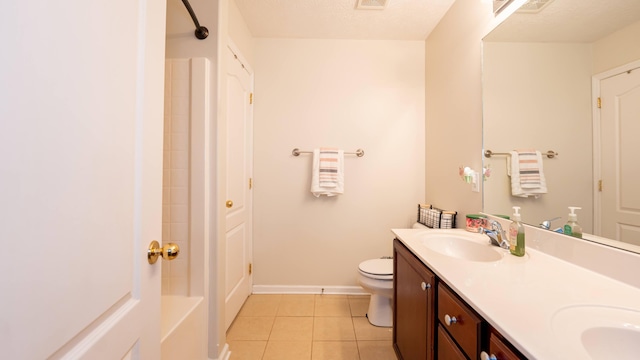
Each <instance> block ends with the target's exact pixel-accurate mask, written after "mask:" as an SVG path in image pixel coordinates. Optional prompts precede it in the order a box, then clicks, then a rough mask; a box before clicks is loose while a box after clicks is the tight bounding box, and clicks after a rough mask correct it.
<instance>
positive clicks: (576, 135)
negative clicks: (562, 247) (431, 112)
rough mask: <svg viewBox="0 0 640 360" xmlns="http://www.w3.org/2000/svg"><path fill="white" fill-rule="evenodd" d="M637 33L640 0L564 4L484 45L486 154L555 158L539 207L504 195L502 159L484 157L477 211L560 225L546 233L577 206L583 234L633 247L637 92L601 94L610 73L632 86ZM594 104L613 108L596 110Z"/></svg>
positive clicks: (639, 167)
mask: <svg viewBox="0 0 640 360" xmlns="http://www.w3.org/2000/svg"><path fill="white" fill-rule="evenodd" d="M639 34H640V1H637V0H611V1H606V2H603V1H595V0H562V1H553V2H551V3H549V4H548V5H547V6H546V7H545V8H543V9H541V10H540V11H539V12H537V13H531V12H518V11H516V12H515V13H514V14H513V15H511V16H510V17H509V18H508V19H506V20H505V22H504V23H503V24H501V25H500V26H498V27H497V28H496V29H495V30H494V31H492V32H491V33H490V34H489V35H487V37H485V39H484V41H483V51H484V58H483V147H484V149H485V150H492V151H493V152H499V153H508V152H509V151H511V150H515V149H537V150H539V151H541V152H546V151H547V150H550V149H552V150H554V151H556V152H558V153H559V154H560V155H559V156H557V157H555V158H553V159H549V158H547V157H543V160H542V167H543V172H544V175H545V179H546V185H547V189H548V192H547V193H546V194H543V195H540V196H539V197H538V198H534V197H527V198H521V197H514V196H512V194H511V180H510V177H509V176H508V175H507V171H508V170H507V161H509V157H508V156H495V155H494V156H491V157H490V158H486V157H485V158H484V159H483V160H484V164H485V167H489V168H490V169H491V177H490V178H488V179H487V180H486V181H485V182H484V187H483V208H484V212H486V213H492V214H510V213H511V207H512V206H519V207H521V208H522V219H523V222H525V223H528V224H531V225H534V226H539V224H541V223H543V221H545V220H550V219H553V218H557V217H560V219H557V220H553V221H551V222H550V228H551V229H552V230H553V229H556V228H560V227H562V226H563V225H564V224H565V223H566V222H567V218H568V213H569V209H568V207H569V206H578V207H581V208H582V210H580V211H578V222H579V223H580V224H581V225H582V227H583V231H584V232H585V233H591V234H597V235H601V236H604V237H606V238H610V239H618V240H623V241H625V242H628V243H631V244H636V245H638V246H640V190H638V189H636V186H635V182H637V180H636V179H637V178H638V176H640V161H637V156H636V158H634V157H632V155H633V154H638V152H640V145H637V144H638V143H640V142H638V141H637V138H638V137H639V136H640V124H638V121H637V119H638V118H639V117H640V84H633V83H632V84H631V85H625V86H628V87H626V88H624V87H623V88H621V90H620V89H618V90H611V91H612V92H611V95H607V94H605V93H603V91H609V90H607V89H608V88H609V86H608V85H606V82H607V81H608V79H610V78H613V77H615V75H616V73H617V72H619V73H622V74H623V75H621V76H622V77H624V78H625V79H627V80H628V79H631V78H632V77H634V78H635V77H639V76H638V74H640V46H638V45H637V44H638V35H639ZM634 68H638V70H633V69H634ZM623 70H624V71H623ZM626 70H631V71H630V73H629V74H627V72H626ZM631 81H632V82H633V81H635V80H633V79H631ZM616 92H617V93H616ZM599 97H601V98H603V99H606V98H608V97H611V99H612V100H606V102H607V104H605V105H604V106H603V108H602V109H599V108H598V107H597V106H598V104H597V101H598V100H597V99H598V98H599ZM611 103H614V104H613V105H615V106H612V104H611ZM604 107H606V108H607V112H605V110H604ZM609 109H611V110H610V111H611V114H609V113H608V111H609ZM620 112H622V113H623V114H624V116H626V117H622V118H620V117H617V114H618V113H620ZM605 117H607V119H605ZM634 119H635V120H634ZM601 124H602V125H601ZM611 124H618V125H615V126H614V125H611ZM601 181H602V183H601ZM634 181H635V182H634ZM600 184H602V189H603V190H602V191H599V185H600ZM632 184H633V185H634V186H632ZM618 210H622V211H618ZM614 243H615V242H614ZM632 248H633V247H632ZM638 249H640V247H638ZM639 252H640V251H639Z"/></svg>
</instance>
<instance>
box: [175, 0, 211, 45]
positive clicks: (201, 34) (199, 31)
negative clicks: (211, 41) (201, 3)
mask: <svg viewBox="0 0 640 360" xmlns="http://www.w3.org/2000/svg"><path fill="white" fill-rule="evenodd" d="M182 3H183V4H184V6H185V7H186V8H187V11H188V12H189V15H191V20H193V24H194V25H195V26H196V30H195V31H194V33H195V35H196V37H197V38H198V39H200V40H203V39H206V38H207V36H209V29H207V28H206V27H204V26H200V23H199V22H198V18H197V17H196V13H194V12H193V8H191V4H189V0H182Z"/></svg>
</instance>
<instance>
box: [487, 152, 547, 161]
mask: <svg viewBox="0 0 640 360" xmlns="http://www.w3.org/2000/svg"><path fill="white" fill-rule="evenodd" d="M493 155H510V154H509V153H502V152H493V151H491V150H485V151H484V156H485V157H488V158H490V157H492V156H493ZM542 155H544V156H546V157H548V158H549V159H553V158H554V157H556V156H558V153H557V152H555V151H553V150H549V151H547V152H545V153H542Z"/></svg>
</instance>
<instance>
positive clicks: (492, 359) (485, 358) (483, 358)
mask: <svg viewBox="0 0 640 360" xmlns="http://www.w3.org/2000/svg"><path fill="white" fill-rule="evenodd" d="M480 360H498V358H497V357H496V356H495V355H493V354H491V355H489V354H487V353H486V352H484V351H483V352H481V353H480Z"/></svg>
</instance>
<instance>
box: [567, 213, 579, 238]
mask: <svg viewBox="0 0 640 360" xmlns="http://www.w3.org/2000/svg"><path fill="white" fill-rule="evenodd" d="M581 209H582V208H581V207H576V206H569V211H570V213H569V221H567V223H566V224H565V225H564V233H565V234H566V235H570V236H573V237H577V238H582V226H580V224H578V215H576V213H575V211H576V210H581Z"/></svg>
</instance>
